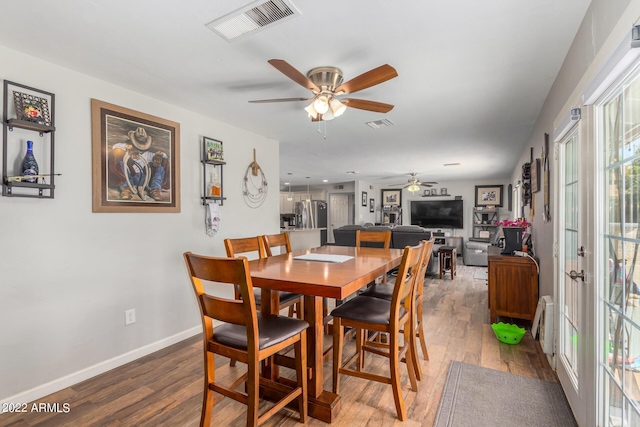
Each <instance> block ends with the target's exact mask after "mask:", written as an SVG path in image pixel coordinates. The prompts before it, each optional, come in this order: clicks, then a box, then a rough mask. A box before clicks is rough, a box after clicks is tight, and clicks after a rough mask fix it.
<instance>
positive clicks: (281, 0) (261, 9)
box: [206, 0, 300, 42]
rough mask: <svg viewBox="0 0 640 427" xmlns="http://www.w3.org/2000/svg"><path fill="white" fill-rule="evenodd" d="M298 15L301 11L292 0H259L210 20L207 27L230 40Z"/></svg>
mask: <svg viewBox="0 0 640 427" xmlns="http://www.w3.org/2000/svg"><path fill="white" fill-rule="evenodd" d="M296 16H300V11H298V9H296V7H295V6H294V5H293V3H291V1H290V0H269V1H264V0H258V1H254V2H251V3H249V4H248V5H246V6H244V7H241V8H240V9H237V10H234V11H233V12H231V13H228V14H226V15H224V16H222V17H220V18H218V19H215V20H213V21H211V22H209V23H208V24H207V25H206V27H207V28H209V29H210V30H211V31H213V32H215V33H217V34H219V35H220V36H221V37H222V38H224V39H225V40H227V41H229V42H230V41H235V40H238V39H239V38H241V37H244V36H247V35H249V34H254V33H256V32H257V31H260V30H262V29H264V28H266V27H268V26H270V25H271V24H274V23H276V22H284V21H286V20H287V19H291V18H294V17H296Z"/></svg>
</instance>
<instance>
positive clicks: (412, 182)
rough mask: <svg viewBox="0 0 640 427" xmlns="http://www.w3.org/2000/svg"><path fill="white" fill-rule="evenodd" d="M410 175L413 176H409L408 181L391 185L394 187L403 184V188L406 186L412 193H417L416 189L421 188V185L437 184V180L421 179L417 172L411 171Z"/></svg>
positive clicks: (431, 185) (430, 185)
mask: <svg viewBox="0 0 640 427" xmlns="http://www.w3.org/2000/svg"><path fill="white" fill-rule="evenodd" d="M409 176H410V177H411V178H409V179H408V180H407V182H406V183H402V184H391V186H392V187H394V186H399V185H402V186H403V187H402V188H406V189H408V190H409V191H411V192H412V193H415V192H416V191H419V190H420V187H433V185H434V184H437V182H436V181H420V180H419V179H418V177H417V176H418V174H417V173H415V172H412V173H410V174H409Z"/></svg>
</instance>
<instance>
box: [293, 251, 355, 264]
mask: <svg viewBox="0 0 640 427" xmlns="http://www.w3.org/2000/svg"><path fill="white" fill-rule="evenodd" d="M352 258H353V257H352V256H349V255H334V254H313V253H311V254H304V255H298V256H295V257H293V259H299V260H303V261H320V262H336V263H342V262H345V261H349V260H350V259H352Z"/></svg>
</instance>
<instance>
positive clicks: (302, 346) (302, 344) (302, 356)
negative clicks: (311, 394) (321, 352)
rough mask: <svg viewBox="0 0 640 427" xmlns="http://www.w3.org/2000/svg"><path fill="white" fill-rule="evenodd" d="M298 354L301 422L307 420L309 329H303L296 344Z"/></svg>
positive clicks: (297, 374) (297, 369)
mask: <svg viewBox="0 0 640 427" xmlns="http://www.w3.org/2000/svg"><path fill="white" fill-rule="evenodd" d="M293 347H294V349H295V355H296V379H297V380H298V387H300V388H301V389H302V394H301V395H300V397H298V410H299V411H300V422H301V423H305V422H307V412H308V408H307V331H302V333H301V334H300V341H298V342H297V343H295V344H294V346H293Z"/></svg>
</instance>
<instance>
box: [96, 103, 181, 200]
mask: <svg viewBox="0 0 640 427" xmlns="http://www.w3.org/2000/svg"><path fill="white" fill-rule="evenodd" d="M91 134H92V159H93V162H92V164H93V212H143V213H144V212H146V213H161V212H165V213H166V212H180V124H179V123H176V122H173V121H170V120H166V119H162V118H159V117H155V116H151V115H149V114H145V113H141V112H139V111H134V110H130V109H128V108H124V107H120V106H117V105H113V104H108V103H106V102H103V101H99V100H97V99H92V100H91Z"/></svg>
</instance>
